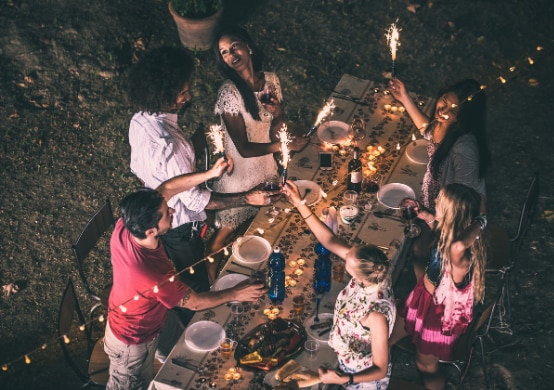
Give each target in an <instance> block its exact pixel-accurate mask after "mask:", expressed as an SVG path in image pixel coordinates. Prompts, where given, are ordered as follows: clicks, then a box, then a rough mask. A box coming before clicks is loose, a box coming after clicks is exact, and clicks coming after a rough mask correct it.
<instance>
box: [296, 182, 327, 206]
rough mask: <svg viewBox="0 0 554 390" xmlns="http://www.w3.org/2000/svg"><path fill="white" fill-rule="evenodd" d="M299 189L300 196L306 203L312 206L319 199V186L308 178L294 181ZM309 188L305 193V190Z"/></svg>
mask: <svg viewBox="0 0 554 390" xmlns="http://www.w3.org/2000/svg"><path fill="white" fill-rule="evenodd" d="M294 184H296V185H297V186H298V191H300V197H301V198H302V199H305V200H306V205H308V206H313V205H314V204H317V203H318V202H319V201H320V200H321V187H320V186H319V185H318V184H317V183H314V182H313V181H310V180H296V181H295V182H294ZM307 190H309V192H308V194H307V195H306V191H307Z"/></svg>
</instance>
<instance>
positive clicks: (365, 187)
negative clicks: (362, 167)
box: [362, 175, 381, 208]
mask: <svg viewBox="0 0 554 390" xmlns="http://www.w3.org/2000/svg"><path fill="white" fill-rule="evenodd" d="M380 182H381V177H380V176H379V175H373V176H368V177H364V178H363V179H362V191H363V192H364V193H365V194H368V195H369V203H368V204H369V205H370V206H371V208H373V206H374V205H375V200H376V199H375V198H376V197H375V194H377V192H378V191H379V188H380Z"/></svg>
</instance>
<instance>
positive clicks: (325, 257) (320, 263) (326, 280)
mask: <svg viewBox="0 0 554 390" xmlns="http://www.w3.org/2000/svg"><path fill="white" fill-rule="evenodd" d="M314 250H315V253H316V254H317V259H316V261H315V264H314V281H313V284H314V291H315V293H316V294H323V293H326V292H328V291H329V290H330V289H331V258H330V257H329V255H330V254H331V252H330V251H329V250H327V248H325V247H324V246H323V245H321V244H320V243H319V242H318V243H317V244H316V245H315V248H314Z"/></svg>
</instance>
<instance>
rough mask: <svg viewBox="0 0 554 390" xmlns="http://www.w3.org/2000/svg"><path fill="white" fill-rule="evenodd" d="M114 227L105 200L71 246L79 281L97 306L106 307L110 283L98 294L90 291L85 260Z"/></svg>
mask: <svg viewBox="0 0 554 390" xmlns="http://www.w3.org/2000/svg"><path fill="white" fill-rule="evenodd" d="M114 225H115V219H114V216H113V212H112V207H111V205H110V201H109V200H106V201H105V202H104V203H103V204H102V205H101V206H100V208H99V209H98V210H97V211H96V212H95V213H94V215H93V216H92V218H91V219H90V220H89V221H88V222H87V224H86V225H85V228H84V229H83V231H82V232H81V234H80V235H79V237H78V238H77V240H76V241H75V243H74V244H73V245H72V246H71V249H72V250H73V254H74V255H75V259H76V260H77V266H78V268H79V275H80V277H81V281H82V282H83V285H84V287H85V289H86V291H87V293H88V294H89V295H90V296H91V297H92V298H93V299H95V300H96V301H98V304H97V305H104V306H106V307H107V306H108V297H109V295H110V290H111V282H110V283H108V284H107V285H106V286H105V287H103V289H102V290H101V291H99V292H97V291H94V290H93V289H91V287H90V284H89V282H88V279H87V271H86V269H87V266H86V265H85V264H86V260H87V258H88V257H89V254H90V252H91V250H92V249H93V248H94V247H95V246H96V245H97V243H98V242H99V240H100V239H101V238H102V237H103V236H104V234H106V233H107V232H111V231H112V230H113V227H114ZM95 309H96V306H93V308H92V309H91V311H94V310H95Z"/></svg>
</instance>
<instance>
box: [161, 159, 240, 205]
mask: <svg viewBox="0 0 554 390" xmlns="http://www.w3.org/2000/svg"><path fill="white" fill-rule="evenodd" d="M232 170H233V160H232V159H231V158H228V161H225V160H224V159H223V158H220V159H218V160H217V161H216V162H215V164H214V166H213V167H212V168H210V169H209V170H207V171H202V172H192V173H185V174H182V175H179V176H175V177H172V178H171V179H168V180H166V181H164V182H163V183H162V184H160V185H159V186H158V187H157V188H156V191H158V192H160V193H161V194H162V196H163V197H164V198H165V200H166V201H169V199H171V198H172V197H173V196H175V195H177V194H178V193H180V192H183V191H187V190H189V189H191V188H193V187H196V186H197V185H199V184H201V183H203V182H205V181H206V180H209V179H213V178H216V177H221V175H223V173H224V172H231V171H232Z"/></svg>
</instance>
